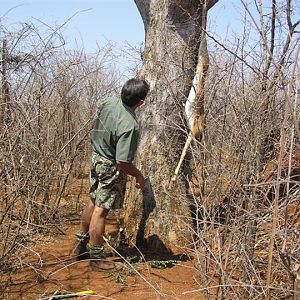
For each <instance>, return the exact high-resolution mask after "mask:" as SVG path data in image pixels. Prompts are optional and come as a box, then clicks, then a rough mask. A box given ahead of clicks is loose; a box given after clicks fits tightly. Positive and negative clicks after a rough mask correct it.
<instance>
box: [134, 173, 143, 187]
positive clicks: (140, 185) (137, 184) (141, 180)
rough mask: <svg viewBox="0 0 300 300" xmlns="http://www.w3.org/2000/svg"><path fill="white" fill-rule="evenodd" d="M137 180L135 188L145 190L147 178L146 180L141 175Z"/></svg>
mask: <svg viewBox="0 0 300 300" xmlns="http://www.w3.org/2000/svg"><path fill="white" fill-rule="evenodd" d="M135 179H136V184H135V187H136V188H138V189H142V188H144V186H145V178H144V176H143V175H142V174H141V176H138V177H136V178H135Z"/></svg>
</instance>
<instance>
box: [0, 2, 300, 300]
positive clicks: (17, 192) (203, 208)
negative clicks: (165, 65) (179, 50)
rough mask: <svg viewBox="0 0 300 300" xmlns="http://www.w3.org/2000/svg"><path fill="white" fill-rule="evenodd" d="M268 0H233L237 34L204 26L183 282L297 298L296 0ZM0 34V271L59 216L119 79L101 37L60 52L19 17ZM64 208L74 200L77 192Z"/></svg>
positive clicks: (214, 294)
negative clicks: (91, 46) (188, 272)
mask: <svg viewBox="0 0 300 300" xmlns="http://www.w3.org/2000/svg"><path fill="white" fill-rule="evenodd" d="M268 2H269V7H262V6H260V5H259V1H257V7H256V8H257V10H256V11H255V12H253V11H250V10H249V8H248V6H247V5H246V4H245V2H244V1H241V3H242V4H243V6H244V12H245V16H244V23H243V25H244V34H243V36H242V37H237V38H236V40H234V41H232V40H231V41H230V42H224V44H223V42H222V43H220V42H219V41H218V39H215V38H212V36H209V41H210V42H209V43H210V48H211V49H210V59H211V66H210V70H209V78H208V81H207V87H208V89H207V97H206V98H207V99H206V117H207V120H206V124H207V126H206V131H205V135H204V138H203V141H202V143H201V144H198V145H194V147H193V149H192V150H191V152H190V156H189V159H190V161H191V163H192V164H194V166H196V168H195V169H196V170H197V176H196V177H197V180H196V179H193V182H194V183H195V185H194V184H192V183H191V187H192V188H191V191H192V193H191V200H192V202H193V204H195V206H196V212H195V221H196V222H195V224H196V226H195V229H194V231H193V234H194V244H193V246H192V248H193V249H192V250H193V251H194V252H195V253H196V258H197V260H198V270H199V278H198V279H199V290H195V291H190V292H187V293H191V295H194V294H195V293H199V291H201V292H204V294H205V297H206V299H294V300H295V299H298V298H297V297H300V296H299V290H298V289H299V279H300V242H299V240H300V220H299V217H300V202H299V199H300V186H299V180H300V149H299V146H300V143H299V138H300V137H299V95H298V93H299V56H300V53H299V51H300V50H299V49H300V42H299V32H297V29H298V27H297V26H298V25H299V20H298V19H297V17H299V4H294V6H293V7H290V5H291V1H289V0H287V1H268ZM297 5H298V6H297ZM297 12H298V15H297ZM254 13H255V15H256V16H257V15H259V17H258V18H257V17H255V18H254V17H253V14H254ZM241 26H242V24H241ZM0 34H1V40H2V68H1V72H2V91H1V106H0V108H1V110H0V112H1V128H0V130H1V131H0V165H1V167H0V178H1V180H0V195H1V203H0V205H1V206H0V226H1V227H0V230H1V236H2V239H1V247H0V262H1V263H0V264H1V270H2V271H1V272H4V271H5V272H7V271H8V270H9V269H10V270H13V269H16V268H18V265H20V264H21V260H22V257H24V255H25V254H26V251H28V250H26V248H24V245H25V246H26V245H27V243H30V242H31V241H32V239H33V236H34V234H35V233H36V232H37V231H43V230H46V232H47V230H48V231H49V228H52V227H55V228H56V227H57V226H59V224H60V222H63V221H64V216H65V215H64V210H63V208H64V205H63V204H64V197H65V195H66V194H67V193H68V189H69V186H70V181H72V178H74V177H76V176H77V177H80V176H82V175H84V174H85V172H84V167H85V166H84V162H86V161H87V160H88V156H89V149H88V143H87V136H88V132H89V126H90V120H91V118H92V117H93V114H94V112H95V108H96V105H97V102H98V101H99V100H100V99H101V97H103V96H105V95H107V94H111V93H114V92H115V91H117V89H118V84H119V78H118V76H117V74H116V72H115V71H113V70H112V69H111V68H110V67H109V63H110V61H111V59H112V52H111V49H110V48H109V46H106V47H104V48H103V49H99V52H98V53H96V54H95V55H93V56H86V55H85V54H84V53H83V52H80V51H79V52H78V51H74V52H69V51H66V50H65V48H64V40H63V38H62V36H61V35H60V33H59V32H58V31H55V30H54V31H51V32H50V33H49V32H48V33H41V32H40V30H38V29H37V28H35V27H34V26H32V25H28V24H25V25H24V26H23V28H22V29H21V30H20V31H18V32H14V33H12V32H7V31H5V30H4V29H3V28H2V29H1V33H0ZM197 182H198V183H200V184H197ZM68 209H69V213H70V211H74V212H76V211H78V202H76V201H72V202H68Z"/></svg>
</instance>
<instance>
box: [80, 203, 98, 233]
mask: <svg viewBox="0 0 300 300" xmlns="http://www.w3.org/2000/svg"><path fill="white" fill-rule="evenodd" d="M94 208H95V199H92V198H91V201H89V203H88V205H87V206H86V207H85V208H84V210H83V213H82V216H81V223H80V231H81V232H82V233H87V232H89V227H90V222H91V219H92V215H93V212H94Z"/></svg>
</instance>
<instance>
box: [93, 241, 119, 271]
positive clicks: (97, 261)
mask: <svg viewBox="0 0 300 300" xmlns="http://www.w3.org/2000/svg"><path fill="white" fill-rule="evenodd" d="M103 250H104V248H103V246H96V245H91V246H90V259H91V260H90V267H91V269H92V271H111V270H113V269H115V268H116V264H115V263H114V262H113V261H110V260H108V259H107V258H106V255H105V254H104V251H103Z"/></svg>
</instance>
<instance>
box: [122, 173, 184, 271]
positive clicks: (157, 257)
mask: <svg viewBox="0 0 300 300" xmlns="http://www.w3.org/2000/svg"><path fill="white" fill-rule="evenodd" d="M142 194H143V200H142V201H143V202H142V217H141V220H140V224H139V227H138V231H137V234H136V246H135V247H130V246H129V245H128V244H126V242H125V243H122V239H121V243H120V245H119V247H117V249H116V250H117V252H118V253H119V254H120V255H121V256H122V257H123V258H126V260H129V261H130V263H138V262H143V261H144V262H166V263H165V264H163V263H162V266H164V268H165V267H172V266H173V265H174V263H170V264H168V263H167V262H171V261H174V262H175V261H187V260H190V257H189V256H188V255H186V254H177V255H175V254H173V253H172V252H171V251H170V249H168V248H167V247H166V246H165V244H164V243H163V241H162V240H161V239H160V238H159V237H158V236H157V235H156V234H153V235H151V236H149V237H147V238H145V228H146V224H147V221H148V219H149V216H150V214H151V213H152V212H153V211H154V209H155V208H156V201H155V197H154V192H153V188H152V185H151V181H150V178H149V177H147V178H146V179H145V187H144V188H143V190H142ZM148 245H151V248H150V247H149V246H148ZM152 249H159V252H158V251H154V250H152ZM120 260H123V259H120ZM150 264H151V263H150Z"/></svg>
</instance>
